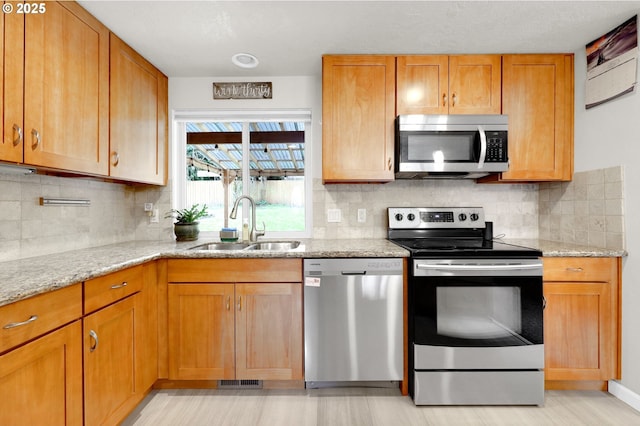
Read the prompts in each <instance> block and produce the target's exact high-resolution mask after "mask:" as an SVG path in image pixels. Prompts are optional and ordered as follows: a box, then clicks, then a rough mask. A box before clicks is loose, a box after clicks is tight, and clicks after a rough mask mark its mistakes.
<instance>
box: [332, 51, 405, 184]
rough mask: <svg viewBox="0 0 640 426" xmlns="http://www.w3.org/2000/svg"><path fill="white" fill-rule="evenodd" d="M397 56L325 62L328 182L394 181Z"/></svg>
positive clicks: (333, 57)
mask: <svg viewBox="0 0 640 426" xmlns="http://www.w3.org/2000/svg"><path fill="white" fill-rule="evenodd" d="M394 118H395V58H394V57H393V56H375V55H373V56H367V55H362V56H324V57H323V58H322V180H323V182H324V183H332V182H333V183H340V182H388V181H392V180H393V179H394V171H393V162H394Z"/></svg>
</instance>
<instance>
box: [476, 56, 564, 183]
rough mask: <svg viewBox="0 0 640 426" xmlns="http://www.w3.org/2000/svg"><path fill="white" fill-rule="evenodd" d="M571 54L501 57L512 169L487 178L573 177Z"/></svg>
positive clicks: (562, 178) (510, 166)
mask: <svg viewBox="0 0 640 426" xmlns="http://www.w3.org/2000/svg"><path fill="white" fill-rule="evenodd" d="M573 80H574V76H573V55H571V54H566V55H565V54H554V55H505V56H503V57H502V113H503V114H506V115H508V116H509V171H508V172H504V173H501V174H498V175H495V176H492V177H488V178H485V179H483V181H489V182H490V181H504V182H533V181H569V180H571V179H572V176H573V107H574V89H573V87H574V86H573Z"/></svg>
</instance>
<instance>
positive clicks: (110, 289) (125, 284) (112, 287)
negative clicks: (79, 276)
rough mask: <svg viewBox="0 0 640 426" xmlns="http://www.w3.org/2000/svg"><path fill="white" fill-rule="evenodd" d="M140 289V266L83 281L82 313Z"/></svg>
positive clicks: (91, 310)
mask: <svg viewBox="0 0 640 426" xmlns="http://www.w3.org/2000/svg"><path fill="white" fill-rule="evenodd" d="M140 290H142V266H135V267H133V268H129V269H123V270H122V271H118V272H114V273H112V274H109V275H105V276H104V277H100V278H94V279H92V280H87V281H85V283H84V313H85V314H88V313H89V312H93V311H95V310H98V309H100V308H102V307H104V306H107V305H109V304H111V303H113V302H115V301H117V300H120V299H122V298H124V297H127V296H129V295H132V294H134V293H136V292H138V291H140Z"/></svg>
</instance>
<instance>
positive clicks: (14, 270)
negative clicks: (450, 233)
mask: <svg viewBox="0 0 640 426" xmlns="http://www.w3.org/2000/svg"><path fill="white" fill-rule="evenodd" d="M260 241H262V240H260ZM264 241H269V240H264ZM300 241H301V244H300V246H299V247H298V248H296V249H293V250H288V251H265V250H251V251H241V250H229V251H227V250H224V251H211V250H189V248H191V247H194V246H197V245H200V244H204V243H207V242H215V241H213V240H211V241H208V240H199V241H190V242H180V243H177V242H175V241H171V242H159V241H137V242H128V243H120V244H113V245H107V246H101V247H95V248H87V249H83V250H74V251H68V252H62V253H57V254H51V255H46V256H38V257H30V258H24V259H19V260H10V261H5V262H0V306H2V305H6V304H9V303H12V302H16V301H18V300H22V299H26V298H27V297H30V296H35V295H37V294H41V293H45V292H48V291H52V290H56V289H59V288H63V287H66V286H69V285H72V284H75V283H79V282H82V281H86V280H89V279H92V278H97V277H100V276H103V275H106V274H109V273H112V272H116V271H119V270H121V269H125V268H128V267H131V266H135V265H139V264H142V263H145V262H148V261H150V260H155V259H161V258H189V259H206V258H283V257H286V258H324V257H408V256H409V252H408V251H407V250H405V249H403V248H402V247H400V246H397V245H396V244H393V243H391V242H389V241H387V240H385V239H354V240H346V239H345V240H312V239H301V240H300Z"/></svg>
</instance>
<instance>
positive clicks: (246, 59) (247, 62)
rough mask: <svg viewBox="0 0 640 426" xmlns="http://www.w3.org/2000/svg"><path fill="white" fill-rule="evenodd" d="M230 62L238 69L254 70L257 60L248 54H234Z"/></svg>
mask: <svg viewBox="0 0 640 426" xmlns="http://www.w3.org/2000/svg"><path fill="white" fill-rule="evenodd" d="M231 62H233V64H234V65H236V66H238V67H240V68H255V67H257V66H258V58H256V57H255V56H253V55H252V54H250V53H236V54H235V55H233V56H232V57H231Z"/></svg>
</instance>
